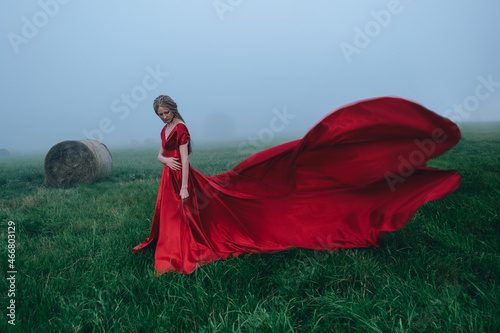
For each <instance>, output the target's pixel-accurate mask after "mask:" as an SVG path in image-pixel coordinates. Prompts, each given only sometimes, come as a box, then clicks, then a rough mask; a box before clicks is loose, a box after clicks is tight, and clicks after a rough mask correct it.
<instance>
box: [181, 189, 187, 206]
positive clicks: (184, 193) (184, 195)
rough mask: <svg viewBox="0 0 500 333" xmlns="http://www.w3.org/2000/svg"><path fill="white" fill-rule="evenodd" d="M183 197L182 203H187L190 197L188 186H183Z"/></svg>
mask: <svg viewBox="0 0 500 333" xmlns="http://www.w3.org/2000/svg"><path fill="white" fill-rule="evenodd" d="M179 195H180V196H181V199H182V203H183V204H184V203H186V201H187V199H188V198H189V192H188V190H187V188H181V192H180V193H179Z"/></svg>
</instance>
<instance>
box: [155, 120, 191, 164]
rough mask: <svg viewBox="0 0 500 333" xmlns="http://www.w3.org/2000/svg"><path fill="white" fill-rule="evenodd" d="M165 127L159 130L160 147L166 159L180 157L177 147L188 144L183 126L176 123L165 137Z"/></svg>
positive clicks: (185, 128)
mask: <svg viewBox="0 0 500 333" xmlns="http://www.w3.org/2000/svg"><path fill="white" fill-rule="evenodd" d="M166 129H167V125H165V127H163V129H162V130H161V145H162V147H163V149H164V155H165V156H166V157H180V153H179V147H180V146H181V145H184V144H186V143H188V142H189V140H190V136H189V132H188V129H187V127H186V125H185V124H183V123H178V124H177V125H175V127H174V128H173V129H172V131H171V132H170V133H169V135H168V137H165V131H166Z"/></svg>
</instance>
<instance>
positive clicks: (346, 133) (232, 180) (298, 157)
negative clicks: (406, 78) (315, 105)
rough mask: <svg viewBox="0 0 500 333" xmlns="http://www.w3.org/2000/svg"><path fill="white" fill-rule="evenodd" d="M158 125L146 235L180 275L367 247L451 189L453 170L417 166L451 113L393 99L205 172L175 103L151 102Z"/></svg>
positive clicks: (447, 134)
mask: <svg viewBox="0 0 500 333" xmlns="http://www.w3.org/2000/svg"><path fill="white" fill-rule="evenodd" d="M153 106H154V110H155V112H156V113H157V114H158V116H159V117H160V118H161V119H162V120H163V121H164V122H165V123H166V125H165V127H164V128H163V130H162V131H161V139H162V146H161V149H160V153H159V155H158V159H159V161H160V162H162V163H163V164H164V167H163V173H162V178H161V182H160V189H159V191H158V198H157V201H156V208H155V212H154V215H153V223H152V227H151V232H150V235H149V237H148V238H147V239H146V240H145V241H144V242H142V243H141V244H140V245H138V246H136V247H135V248H134V250H135V251H139V250H143V249H145V248H147V247H149V246H152V245H154V244H156V252H155V268H156V270H157V272H158V273H164V272H168V271H176V272H181V273H186V274H190V273H192V272H193V271H194V270H195V269H196V268H197V267H199V266H201V265H203V264H206V263H208V262H211V261H214V260H219V259H226V258H227V257H228V256H230V255H233V256H238V255H240V254H243V253H258V252H270V251H277V250H284V249H287V248H290V247H303V248H310V249H318V250H324V249H332V248H353V247H369V246H377V245H378V242H379V240H380V238H381V237H382V236H383V235H384V233H386V232H388V231H394V230H397V229H400V228H402V227H403V226H404V225H405V224H406V223H407V222H408V221H409V220H410V219H411V217H412V216H413V214H414V213H415V212H416V210H417V209H418V208H419V207H420V206H421V205H423V204H424V203H426V202H428V201H430V200H436V199H439V198H442V197H444V196H446V195H448V194H450V193H451V192H453V191H454V190H455V189H456V188H457V187H458V185H459V183H460V176H459V175H458V172H457V171H454V170H451V171H443V170H438V169H431V168H427V167H426V161H427V160H429V159H431V158H433V157H436V156H439V155H441V154H442V153H444V152H445V151H447V150H448V149H450V148H451V147H453V146H454V145H455V144H456V143H457V142H458V141H459V140H460V131H459V130H458V128H457V126H456V125H455V124H454V123H452V122H451V121H450V120H448V119H446V118H443V117H441V116H439V115H437V114H436V113H434V112H432V111H429V110H427V109H426V108H424V107H423V106H421V105H418V104H416V103H413V102H411V101H407V100H404V99H401V98H393V97H382V98H375V99H370V100H365V101H361V102H357V103H353V104H350V105H347V106H345V107H342V108H340V109H337V110H336V111H334V112H332V113H330V114H329V115H327V116H326V117H325V118H323V120H321V121H320V122H319V123H318V124H316V125H315V126H314V127H313V128H312V129H311V130H310V131H309V132H308V133H307V134H306V135H305V136H304V137H303V138H302V139H301V140H296V141H292V142H288V143H285V144H282V145H279V146H276V147H274V148H271V149H268V150H265V151H262V152H260V153H257V154H255V155H253V156H251V157H249V158H248V159H246V160H244V161H243V162H241V163H240V164H239V165H237V166H236V167H235V168H233V169H232V170H229V171H227V172H224V173H221V174H219V175H215V176H213V177H207V176H204V175H203V174H201V173H199V172H198V171H196V170H195V169H193V168H192V167H191V166H190V165H189V159H188V155H189V153H190V151H191V148H190V137H189V132H188V129H187V127H186V124H185V123H184V121H183V120H182V117H181V115H180V114H179V111H178V110H177V104H176V103H175V102H174V101H173V100H172V99H171V98H170V97H168V96H165V95H162V96H159V97H158V98H156V100H155V101H154V103H153Z"/></svg>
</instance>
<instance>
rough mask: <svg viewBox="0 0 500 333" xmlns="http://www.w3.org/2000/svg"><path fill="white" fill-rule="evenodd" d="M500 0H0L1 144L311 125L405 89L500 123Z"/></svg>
mask: <svg viewBox="0 0 500 333" xmlns="http://www.w3.org/2000/svg"><path fill="white" fill-rule="evenodd" d="M499 14H500V1H497V0H484V1H470V0H442V1H436V0H413V1H412V0H400V1H397V0H384V1H351V0H343V1H340V0H338V1H333V0H328V1H327V0H316V1H304V0H302V1H298V0H221V1H212V0H206V1H193V0H176V1H173V0H149V1H137V0H136V1H132V0H120V1H118V0H108V1H96V0H90V1H76V0H73V1H71V0H64V1H63V0H41V1H6V0H2V1H0V16H1V19H0V22H1V23H0V27H1V33H0V34H1V36H2V38H1V43H0V48H1V54H2V61H1V63H0V77H1V81H0V82H1V83H0V97H1V106H0V112H1V117H0V148H12V149H16V150H18V151H29V150H36V149H39V150H43V149H45V150H48V149H49V148H50V147H51V146H53V145H54V144H56V143H58V142H60V141H63V140H80V139H84V138H86V137H88V138H93V139H99V140H100V141H102V142H104V143H105V144H107V145H109V146H110V147H113V146H114V145H118V144H120V143H124V144H129V143H131V142H139V143H142V142H144V141H145V140H146V139H152V140H155V141H157V142H159V132H160V130H161V128H162V126H163V123H162V122H161V121H160V120H159V118H158V117H157V116H156V115H155V114H154V111H153V108H152V103H153V100H154V98H155V97H156V96H158V95H160V94H168V95H170V96H171V97H172V98H173V99H174V100H175V101H176V102H177V104H178V106H179V111H180V112H181V114H182V115H183V117H184V119H185V121H186V123H187V125H188V128H189V130H190V132H191V135H192V138H193V140H195V142H199V143H200V142H209V141H222V140H227V141H233V140H245V139H246V138H247V137H248V136H255V137H259V134H260V135H261V136H260V138H261V140H267V139H268V137H269V135H276V136H278V135H280V136H281V135H284V136H287V135H288V136H292V137H293V136H295V138H300V137H301V136H302V135H303V134H305V133H306V131H307V130H308V129H309V128H310V127H311V126H313V125H314V124H315V123H317V122H318V121H319V120H320V119H321V118H323V117H324V116H325V115H326V114H327V113H329V112H330V111H332V110H334V109H336V108H338V107H340V106H342V105H344V104H346V103H351V102H354V101H357V100H361V99H365V98H371V97H377V96H386V95H390V96H400V97H404V98H408V99H411V100H414V101H416V102H419V103H421V104H423V105H424V106H426V107H428V108H430V109H432V110H434V111H436V112H437V113H439V114H442V115H446V116H448V117H450V118H451V119H453V120H455V121H500V41H499V38H498V32H499V31H500V20H499V19H498V17H499Z"/></svg>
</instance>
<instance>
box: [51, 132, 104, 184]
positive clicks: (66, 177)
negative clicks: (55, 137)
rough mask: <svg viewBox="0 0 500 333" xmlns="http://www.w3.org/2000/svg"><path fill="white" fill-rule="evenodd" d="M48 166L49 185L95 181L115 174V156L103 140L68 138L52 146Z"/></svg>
mask: <svg viewBox="0 0 500 333" xmlns="http://www.w3.org/2000/svg"><path fill="white" fill-rule="evenodd" d="M44 167H45V183H46V184H48V185H72V184H79V183H93V182H95V181H96V180H99V179H103V178H106V177H108V176H109V175H110V174H111V170H112V168H113V159H112V158H111V154H110V153H109V150H108V147H106V146H105V145H104V144H103V143H101V142H99V141H95V140H68V141H62V142H60V143H58V144H56V145H55V146H53V147H52V148H50V150H49V152H48V153H47V155H46V156H45V163H44Z"/></svg>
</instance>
